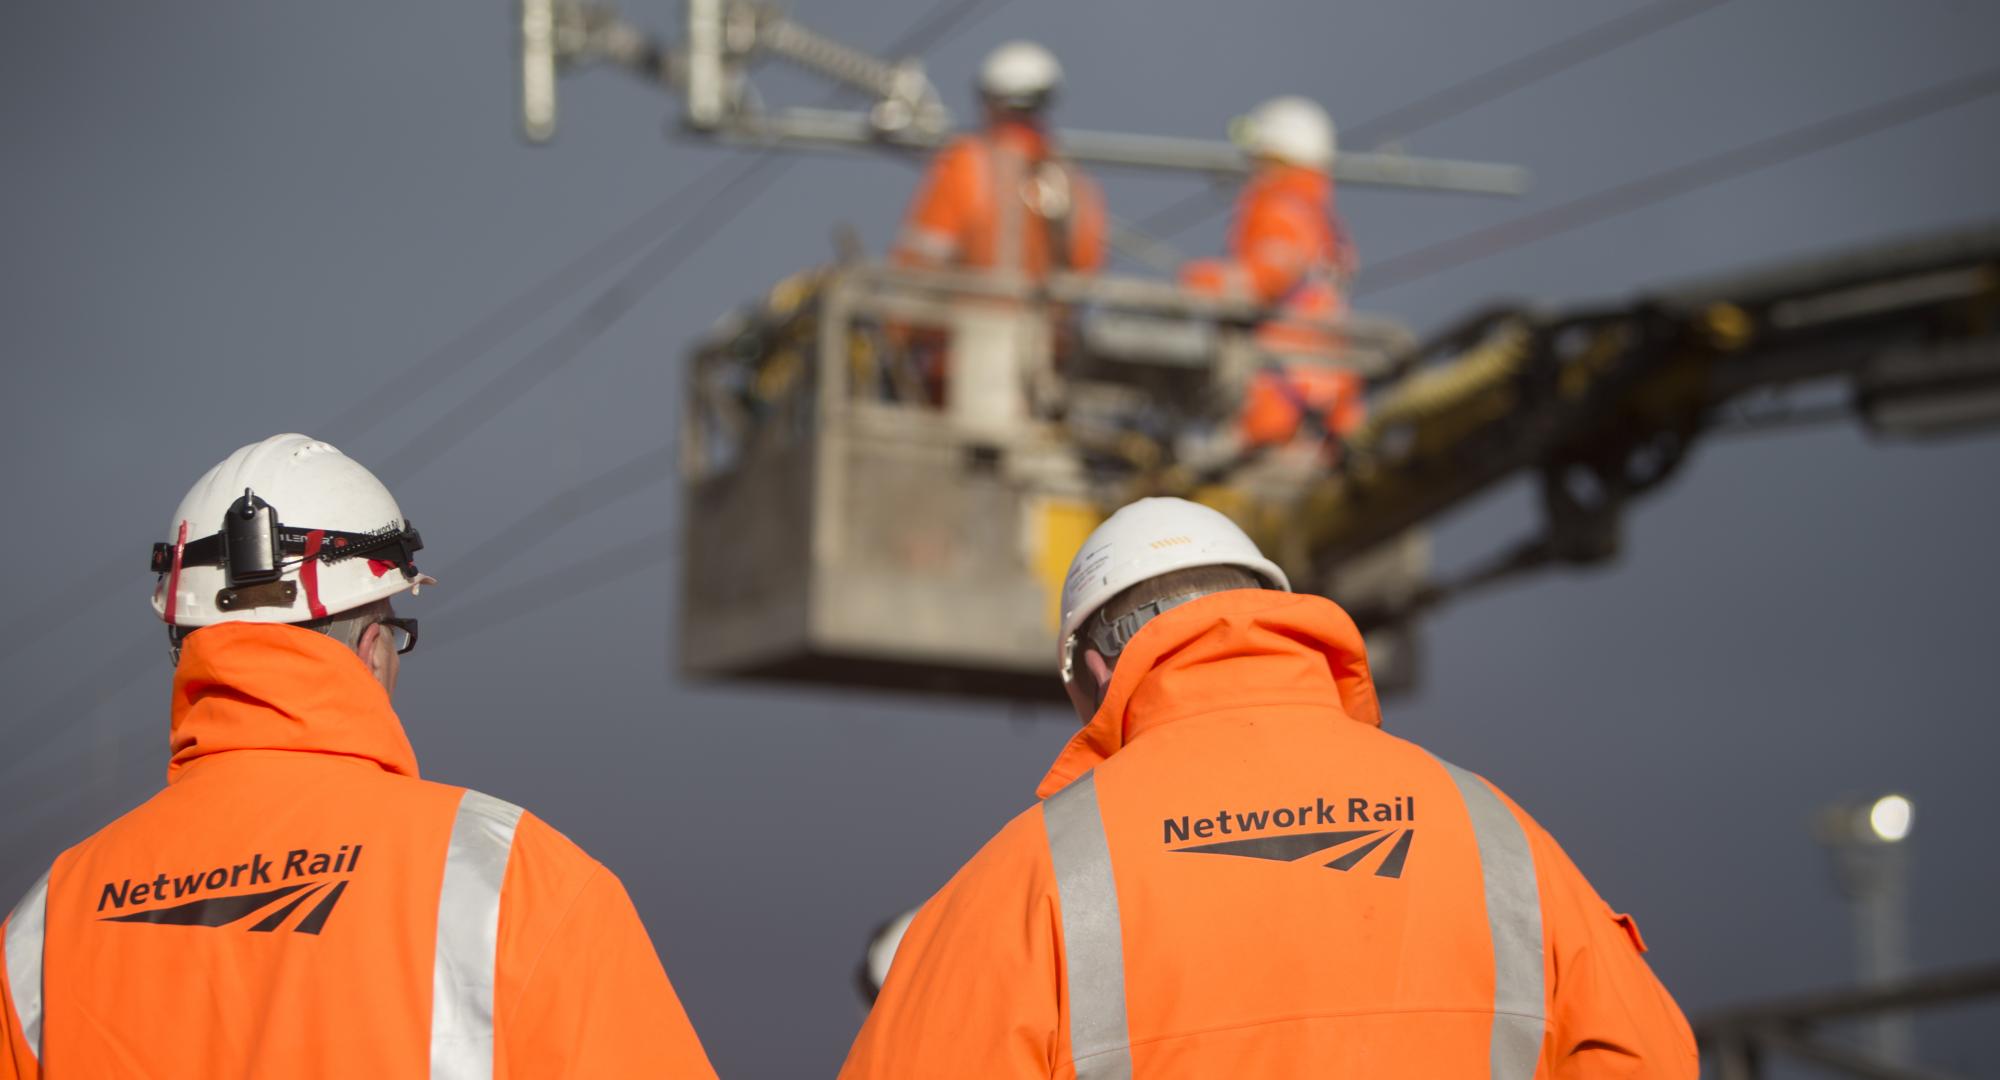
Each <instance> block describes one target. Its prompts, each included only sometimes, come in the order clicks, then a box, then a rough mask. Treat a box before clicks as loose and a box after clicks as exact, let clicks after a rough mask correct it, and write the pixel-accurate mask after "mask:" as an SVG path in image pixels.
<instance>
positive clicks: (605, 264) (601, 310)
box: [0, 0, 1008, 662]
mask: <svg viewBox="0 0 2000 1080" xmlns="http://www.w3.org/2000/svg"><path fill="white" fill-rule="evenodd" d="M1007 2H1008V0H942V2H940V3H938V4H936V5H934V6H933V7H932V8H931V9H930V10H929V11H928V12H927V13H925V14H924V15H922V16H920V17H919V18H918V19H917V20H916V21H915V22H914V23H913V24H912V25H911V28H910V29H909V30H908V31H906V32H905V33H904V34H903V35H902V36H901V37H900V38H898V39H897V40H896V41H895V42H893V43H891V45H890V46H889V51H890V52H891V53H899V54H909V53H915V52H922V51H924V50H926V49H928V48H930V47H931V46H933V45H935V44H937V43H939V42H941V41H944V40H945V39H947V38H949V37H950V36H952V35H953V34H956V33H958V32H959V31H962V30H964V29H965V28H966V27H968V26H970V25H971V23H972V22H975V21H977V20H978V19H979V18H983V17H985V16H986V15H990V14H992V12H994V11H996V10H998V9H999V8H1000V7H1002V6H1004V5H1005V4H1006V3H1007ZM982 9H984V10H982ZM844 92H845V91H844V90H842V91H835V92H834V93H833V94H830V95H829V96H828V101H829V103H831V102H833V101H836V100H837V99H838V98H839V97H840V96H841V94H842V93H844ZM726 166H727V163H726V162H725V163H721V164H718V165H717V166H715V167H714V168H711V169H709V170H708V171H706V172H704V173H703V174H702V175H700V176H698V177H696V178H695V179H694V180H692V181H690V182H689V183H687V184H685V185H683V186H682V187H680V188H678V189H676V190H675V191H674V192H673V194H671V195H669V196H667V197H666V198H665V199H662V200H661V201H660V202H658V203H656V204H654V205H653V206H651V207H649V208H648V209H646V210H645V211H644V212H642V213H641V214H639V215H638V216H637V217H635V218H633V219H632V220H631V221H629V222H627V223H626V225H625V226H624V227H622V228H620V229H618V230H616V231H614V232H612V233H610V234H609V235H607V236H605V237H604V238H603V239H602V240H599V241H598V242H597V243H596V244H594V245H592V246H591V247H590V248H588V249H586V250H584V251H583V252H581V253H579V254H578V255H576V256H575V257H573V258H572V259H570V261H569V262H567V263H564V264H563V265H562V266H560V267H558V268H557V269H556V270H555V271H554V272H552V273H550V274H549V275H547V276H546V277H544V278H542V279H541V280H540V281H538V282H536V283H535V284H534V285H532V286H530V287H529V288H528V289H526V290H524V291H522V292H520V293H518V294H516V295H515V296H513V297H511V298H509V299H508V300H507V301H506V302H505V303H503V304H501V305H500V306H498V307H496V308H494V309H493V310H492V311H490V312H488V313H487V314H486V315H485V316H484V317H482V318H481V319H479V320H478V321H477V322H474V323H473V324H472V325H471V326H469V327H467V328H466V329H464V330H463V331H461V332H459V333H458V334H456V335H454V336H453V337H452V338H450V339H449V340H447V341H446V342H445V343H444V344H443V345H440V346H438V347H437V348H436V349H434V350H432V351H431V352H430V353H429V354H427V355H425V356H424V357H423V358H422V359H420V360H418V361H417V362H415V363H414V364H412V365H410V366H409V367H407V368H403V369H400V370H398V371H397V372H396V373H395V375H394V376H393V377H391V378H390V379H389V380H387V381H386V382H384V383H383V384H382V385H381V386H378V387H377V388H376V389H374V390H372V391H370V392H369V394H368V395H367V396H366V397H363V398H362V399H361V400H359V401H357V402H355V403H354V404H352V405H350V406H348V407H347V408H346V409H343V410H342V411H341V412H339V413H338V414H336V415H334V416H333V417H332V418H330V419H329V420H327V421H326V423H325V426H324V427H322V428H321V431H322V432H324V433H326V435H327V436H328V437H329V438H331V439H334V440H342V439H353V438H356V437H358V436H360V435H362V434H365V433H367V432H368V431H370V430H372V429H373V428H374V426H375V425H376V424H377V423H379V422H380V421H382V420H383V419H386V418H387V417H388V416H390V415H392V414H393V413H394V412H396V411H397V410H398V409H399V408H401V406H402V405H403V403H405V402H407V401H410V400H413V399H414V398H417V397H419V396H421V395H422V394H424V393H426V392H428V391H430V390H433V389H435V388H437V387H438V386H440V385H442V384H443V383H444V382H445V381H446V380H448V379H450V378H451V377H452V376H454V375H457V374H458V373H459V372H461V371H463V370H465V368H467V367H468V366H470V365H471V364H472V363H473V361H475V360H477V359H479V357H481V356H483V355H485V354H486V353H488V352H491V351H492V350H493V349H494V348H496V347H498V346H499V345H500V344H501V343H503V342H505V341H506V340H508V339H509V338H511V337H513V336H514V335H516V334H518V333H519V332H521V331H522V330H524V329H526V328H527V327H528V326H530V325H532V324H533V323H534V322H535V321H536V320H538V319H539V318H541V317H542V316H543V315H545V314H546V313H547V312H549V311H550V310H552V309H553V308H554V307H555V306H556V305H558V304H560V303H561V302H562V301H563V300H565V299H567V298H568V297H569V296H571V295H572V294H574V293H575V292H576V291H577V290H578V289H581V288H583V287H584V286H585V285H588V284H589V283H590V282H592V281H594V280H596V279H597V278H599V277H601V276H603V275H604V274H605V273H606V272H608V271H609V270H610V269H611V268H612V267H614V266H616V265H618V264H619V263H621V262H624V261H625V260H627V259H629V258H631V257H632V256H633V255H634V254H635V253H637V252H638V251H640V250H641V249H643V248H644V247H645V245H646V243H647V241H648V240H649V239H651V237H652V234H653V233H654V232H655V230H657V229H659V228H663V227H665V226H666V224H667V223H668V222H669V221H671V220H673V219H674V218H675V216H676V215H675V214H674V213H673V211H675V210H677V209H679V208H680V206H681V205H682V204H683V202H684V201H685V200H686V199H687V198H689V197H691V196H692V194H693V193H694V192H695V191H697V190H699V189H701V188H702V187H704V186H705V185H707V184H708V182H709V181H711V180H713V179H715V178H717V177H719V176H720V175H722V173H723V171H724V170H725V168H726ZM786 167H789V166H786ZM775 179H776V178H775V177H772V178H768V179H767V180H766V181H765V182H764V183H763V184H760V185H758V186H759V188H760V189H761V188H762V187H764V186H768V184H769V182H770V181H771V180H775ZM745 202H746V204H747V200H745ZM740 212H741V208H740V207H739V208H738V209H737V210H735V211H733V212H731V215H732V216H733V213H740ZM726 223H727V218H725V219H723V220H722V221H721V222H719V223H717V224H715V226H714V228H719V227H720V225H721V224H726ZM714 228H711V229H708V230H707V232H709V233H711V234H712V232H713V231H714ZM674 235H675V236H680V235H683V233H681V232H676V233H675V234H674ZM704 239H705V237H704ZM667 245H668V241H666V240H662V241H660V242H659V243H657V244H656V245H655V247H654V249H653V255H657V256H659V261H661V262H667V263H670V265H668V266H667V267H666V269H665V270H664V271H663V272H660V273H659V274H658V276H657V277H656V278H655V279H654V280H653V281H652V282H651V283H650V284H651V285H652V286H657V285H658V284H659V283H660V282H661V281H663V280H664V278H665V275H666V274H668V273H671V272H672V270H673V268H674V267H677V266H678V265H679V264H680V262H682V261H684V260H685V257H686V256H685V255H681V256H679V257H678V258H671V259H670V258H669V255H670V254H671V249H669V248H668V247H667ZM693 246H699V241H697V242H696V243H695V244H694V245H693ZM650 257H651V256H649V258H650ZM643 269H644V268H640V267H635V268H634V271H633V272H632V273H631V274H628V275H627V278H626V279H624V280H622V281H621V282H620V283H619V284H617V285H614V286H613V287H612V288H611V289H610V290H608V291H606V292H605V293H603V294H601V295H600V296H599V297H598V298H597V300H596V301H594V302H593V303H592V305H591V308H590V310H589V311H587V312H586V315H585V317H584V318H583V319H579V320H577V321H576V322H573V323H572V324H570V326H569V327H566V328H565V331H564V332H563V333H562V334H559V335H558V336H557V337H555V338H551V339H549V340H548V341H546V342H544V343H543V346H542V348H541V349H539V350H537V354H536V355H537V356H539V357H540V358H541V360H542V362H543V365H544V366H545V367H546V366H548V365H550V364H553V366H554V367H560V366H562V365H563V364H565V363H567V362H568V360H569V359H571V358H572V357H569V356H565V355H563V353H562V352H561V351H560V349H559V348H558V346H559V345H560V344H562V343H563V342H564V341H565V340H569V339H572V338H573V337H577V336H580V340H579V341H578V343H577V346H576V347H577V348H579V349H580V348H581V347H582V345H583V344H587V343H588V342H589V341H590V340H593V339H594V338H596V337H597V336H598V335H599V334H601V333H603V331H604V330H605V329H607V328H608V327H609V325H610V321H615V320H616V318H617V317H619V316H621V315H622V314H623V313H624V312H626V311H629V310H630V308H631V306H632V303H633V302H636V297H630V296H629V289H628V288H626V287H627V286H629V285H631V284H634V283H637V282H640V281H641V280H643V278H644V277H645V276H646V274H645V273H644V272H642V271H643ZM613 309H616V310H617V315H612V316H611V319H610V321H604V322H601V323H600V324H598V325H596V326H595V327H594V328H592V329H589V330H588V332H585V331H586V327H587V325H588V322H587V321H588V320H589V319H591V318H592V317H593V316H592V315H591V312H595V313H596V315H595V318H597V319H600V320H601V319H603V317H604V316H605V314H606V313H607V312H609V311H611V310H613ZM507 377H508V376H507V375H503V376H502V378H503V379H505V378H507ZM499 381H500V380H495V382H496V383H497V382H499ZM512 381H513V382H515V383H525V384H526V385H527V387H528V388H530V389H531V388H532V387H533V385H536V384H539V383H540V381H541V378H540V377H537V376H536V375H535V372H534V370H533V369H527V370H525V371H523V372H522V373H520V374H517V375H513V378H512ZM487 389H488V390H490V391H491V392H490V393H489V394H488V398H489V400H488V401H487V402H486V403H485V407H486V408H491V409H492V410H493V411H495V412H497V411H499V410H500V409H503V408H505V406H506V404H508V403H510V400H511V399H509V398H507V397H506V396H505V395H506V392H507V391H506V390H505V389H504V388H495V387H494V386H493V384H489V387H488V388H487ZM522 392H525V391H522ZM516 396H518V395H516ZM496 405H497V407H496ZM462 419H474V417H473V416H472V415H471V414H470V413H468V414H466V415H465V416H463V417H462ZM479 422H483V421H479ZM471 426H472V427H476V426H478V425H477V423H473V424H472V425H471ZM466 430H467V431H468V432H469V430H470V428H468V429H466ZM428 435H429V433H428V432H427V433H426V435H424V436H419V437H418V439H416V440H413V441H412V442H411V443H410V444H407V445H405V446H404V447H403V448H402V450H401V451H399V452H398V456H403V455H405V454H410V455H412V457H411V461H412V462H414V463H416V464H417V465H418V467H421V464H423V463H426V462H427V461H428V460H429V459H428V458H427V457H422V456H417V452H418V451H423V452H425V453H429V454H433V455H434V454H435V453H441V452H442V451H443V449H444V448H445V446H446V445H448V444H444V443H441V442H439V441H438V440H437V439H434V438H428V437H427V436H428ZM460 437H463V436H462V435H461V436H460ZM127 566H128V560H126V559H124V558H119V559H117V560H115V561H110V562H107V563H105V564H104V565H103V566H101V567H100V568H98V569H97V570H96V571H95V572H93V573H91V574H89V575H87V576H86V577H84V578H83V579H82V580H80V581H78V582H76V583H74V584H72V585H71V586H70V587H68V588H64V589H61V590H58V591H57V592H55V593H54V594H52V595H50V596H49V597H48V598H46V599H45V600H43V601H42V602H41V603H39V604H37V605H36V606H35V607H34V608H32V609H31V610H30V611H29V612H27V613H26V614H25V616H24V617H23V618H21V619H19V620H15V621H14V622H13V623H12V624H11V625H9V626H8V627H6V628H4V629H0V662H5V661H9V660H12V659H14V658H15V657H16V656H18V655H19V654H20V652H21V650H22V649H24V648H26V646H27V644H28V643H29V642H30V641H31V640H33V638H35V637H36V636H38V635H41V634H46V633H48V632H50V631H52V630H55V629H59V628H60V627H62V626H65V625H67V624H68V623H70V622H71V621H73V620H75V619H76V618H78V617H79V616H81V615H82V614H83V612H84V611H86V610H88V609H89V608H90V607H92V606H93V605H94V604H96V603H101V602H103V601H105V600H107V599H109V598H110V597H111V595H112V594H113V593H115V592H116V591H117V590H118V588H119V587H120V583H121V582H122V581H123V580H124V575H125V571H126V567H127ZM100 583H103V584H100ZM79 597H83V599H81V600H79Z"/></svg>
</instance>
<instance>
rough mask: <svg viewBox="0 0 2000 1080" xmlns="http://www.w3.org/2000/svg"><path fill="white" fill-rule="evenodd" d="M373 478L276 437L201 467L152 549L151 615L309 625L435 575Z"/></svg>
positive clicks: (307, 442)
mask: <svg viewBox="0 0 2000 1080" xmlns="http://www.w3.org/2000/svg"><path fill="white" fill-rule="evenodd" d="M423 546H424V545H423V540H422V539H421V538H419V537H418V535H417V531H416V529H414V528H412V527H411V526H410V523H409V520H408V519H406V518H404V517H403V511H402V509H401V508H399V507H398V506H397V505H396V500H395V498H394V497H393V496H391V495H390V494H389V489H388V488H386V487H383V486H382V482H381V481H380V480H377V479H375V474H374V473H371V472H369V471H368V470H367V469H364V468H362V467H361V466H360V465H358V464H356V463H355V462H354V460H353V459H351V458H349V457H348V456H347V455H345V454H343V453H341V452H340V451H339V450H336V449H334V447H332V446H331V445H329V444H327V443H323V442H320V441H318V440H316V439H309V438H307V437H305V436H304V435H273V436H271V437H270V438H268V439H265V440H264V441H263V442H260V443H252V444H250V445H249V446H246V447H243V448H242V449H240V450H238V451H236V452H235V453H233V454H231V455H229V456H228V457H226V458H224V459H222V463H221V464H219V465H217V466H216V467H215V468H213V469H210V470H208V472H207V473H206V474H205V475H203V476H202V478H201V479H200V480H197V481H195V485H194V487H192V488H190V489H188V493H187V496H186V497H185V498H183V499H182V500H181V505H180V509H178V510H175V511H174V517H173V520H172V521H170V522H168V523H167V540H166V542H165V543H161V544H154V545H153V571H154V572H155V573H157V574H158V575H159V580H158V582H157V583H155V584H154V586H153V610H154V611H155V612H157V613H158V614H159V616H160V618H162V619H164V620H166V621H167V622H168V623H169V624H171V625H174V626H209V625H212V624H214V623H221V622H271V623H296V622H310V621H311V620H313V619H318V618H324V617H326V616H328V615H337V614H339V613H340V612H343V611H348V610H350V609H353V608H357V607H360V606H361V605H363V604H366V603H370V602H372V601H375V600H380V599H383V598H384V597H389V596H394V595H396V594H397V593H400V592H403V591H405V590H408V589H414V588H415V587H417V586H418V585H424V584H430V583H431V581H432V579H431V578H428V577H425V576H423V575H421V574H419V573H417V567H416V563H415V562H413V561H412V556H413V555H414V554H415V552H416V551H417V549H419V548H421V547H423Z"/></svg>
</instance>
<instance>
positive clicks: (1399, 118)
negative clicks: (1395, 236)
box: [1134, 0, 1727, 237]
mask: <svg viewBox="0 0 2000 1080" xmlns="http://www.w3.org/2000/svg"><path fill="white" fill-rule="evenodd" d="M1725 2H1727V0H1659V2H1657V3H1653V4H1648V5H1646V6H1645V7H1642V8H1640V9H1639V10H1637V11H1633V12H1629V13H1627V14H1625V15H1623V16H1620V17H1619V18H1616V19H1612V20H1610V21H1609V22H1604V23H1599V24H1598V25H1596V26H1593V27H1590V28H1589V29H1587V30H1583V31H1581V32H1579V33H1576V34H1572V35H1570V36H1569V37H1566V38H1563V39H1561V40H1560V41H1553V42H1550V43H1549V44H1547V45H1545V46H1543V47H1542V48H1539V49H1536V50H1535V51H1534V52H1531V53H1529V54H1528V55H1526V56H1522V57H1518V58H1516V59H1513V60H1509V61H1507V62H1506V63H1504V64H1501V65H1500V66H1498V67H1495V68H1489V69H1487V70H1486V71H1482V72H1480V73H1479V74H1477V75H1473V76H1470V77H1468V78H1465V79H1462V80H1460V81H1458V82H1456V83H1453V84H1452V85H1450V86H1447V87H1445V88H1444V89H1442V90H1439V91H1437V92H1435V93H1433V94H1430V95H1428V96H1426V97H1422V98H1418V99H1417V100H1416V101H1412V102H1410V103H1409V104H1407V105H1403V106H1400V107H1398V108H1395V109H1392V110H1390V111H1389V112H1386V113H1383V114H1382V115H1381V116H1377V117H1375V118H1374V119H1372V120H1365V121H1363V122H1361V123H1359V124H1356V125H1354V126H1353V127H1350V128H1345V129H1343V131H1342V132H1341V136H1340V141H1341V142H1342V144H1344V145H1349V146H1376V145H1380V144H1381V143H1384V142H1387V141H1389V140H1390V139H1393V138H1397V137H1400V136H1404V135H1409V134H1412V133H1414V132H1417V131H1420V130H1422V129H1423V128H1427V127H1430V126H1431V125H1433V124H1436V123H1439V122H1441V121H1444V120H1447V119H1450V118H1451V117H1454V116H1457V115H1458V114H1460V113H1463V112H1466V111H1467V110H1469V109H1472V108H1475V107H1477V106H1480V105H1484V104H1486V103H1488V102H1491V101H1494V100H1496V99H1498V98H1501V97H1505V96H1506V95H1508V94H1511V93H1513V92H1514V91H1516V90H1520V89H1522V88H1524V87H1528V86H1532V85H1534V84H1535V83H1538V82H1541V81H1542V80H1543V79H1546V78H1549V77H1550V76H1552V75H1559V74H1561V73H1562V72H1565V71H1568V70H1569V69H1571V68H1573V67H1576V66H1577V65H1578V64H1581V63H1583V62H1584V61H1586V60H1591V59H1594V58H1596V57H1599V56H1603V55H1604V54H1605V53H1608V52H1611V51H1612V50H1614V49H1617V48H1620V47H1622V46H1625V45H1630V44H1631V43H1633V42H1635V41H1638V40H1639V39H1640V38H1643V37H1646V36H1648V35H1650V34H1656V33H1658V32H1660V31H1661V30H1665V29H1666V28H1667V27H1669V26H1673V25H1675V24H1676V23H1680V22H1682V21H1685V20H1686V19H1688V18H1690V17H1692V16H1695V15H1699V14H1701V13H1702V12H1704V11H1707V10H1709V9H1710V8H1714V7H1719V6H1721V5H1722V4H1723V3H1725ZM1228 194H1229V192H1228V190H1227V189H1225V188H1222V187H1217V186H1208V187H1204V188H1202V189H1201V190H1200V191H1196V192H1194V193H1192V194H1189V195H1185V196H1183V197H1181V198H1179V199H1176V200H1174V201H1173V202H1170V203H1168V204H1167V205H1165V206H1163V207H1161V208H1160V209H1158V210H1155V211H1153V212H1152V213H1150V214H1148V215H1146V216H1145V217H1144V218H1141V219H1140V220H1139V222H1138V223H1137V224H1136V225H1135V226H1134V227H1135V228H1136V229H1138V230H1139V231H1140V232H1144V233H1151V234H1152V235H1154V236H1161V237H1169V236H1176V235H1179V234H1180V233H1182V232H1185V231H1187V230H1188V229H1191V228H1194V227H1195V226H1196V225H1199V224H1201V223H1202V222H1204V221H1206V220H1208V219H1209V218H1211V217H1214V216H1215V215H1216V214H1218V213H1220V212H1221V211H1222V209H1223V208H1224V207H1225V206H1227V205H1228Z"/></svg>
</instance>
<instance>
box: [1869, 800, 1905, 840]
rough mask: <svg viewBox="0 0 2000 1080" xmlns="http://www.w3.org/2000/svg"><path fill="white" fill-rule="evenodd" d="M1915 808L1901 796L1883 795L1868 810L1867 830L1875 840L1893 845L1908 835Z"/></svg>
mask: <svg viewBox="0 0 2000 1080" xmlns="http://www.w3.org/2000/svg"><path fill="white" fill-rule="evenodd" d="M1916 810H1917V808H1916V807H1915V806H1914V805H1912V804H1911V802H1910V800H1909V799H1906V798H1904V797H1903V796H1901V795H1884V796H1882V797H1881V798H1879V799H1876V800H1875V805H1874V806H1871V807H1869V808H1868V828H1869V830H1870V831H1872V832H1873V833H1874V834H1875V839H1877V840H1880V841H1882V842H1883V843H1885V844H1893V843H1896V842H1897V841H1899V840H1901V839H1903V838H1904V837H1906V836H1908V835H1910V822H1911V819H1912V818H1914V817H1915V815H1916Z"/></svg>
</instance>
